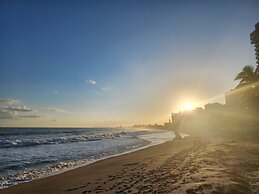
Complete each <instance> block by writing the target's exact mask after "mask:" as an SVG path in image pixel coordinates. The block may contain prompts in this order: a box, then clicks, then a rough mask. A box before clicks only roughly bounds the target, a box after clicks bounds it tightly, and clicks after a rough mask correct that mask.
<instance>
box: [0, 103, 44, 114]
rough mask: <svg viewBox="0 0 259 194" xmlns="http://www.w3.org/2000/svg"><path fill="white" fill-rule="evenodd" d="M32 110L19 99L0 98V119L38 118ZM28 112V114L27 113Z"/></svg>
mask: <svg viewBox="0 0 259 194" xmlns="http://www.w3.org/2000/svg"><path fill="white" fill-rule="evenodd" d="M33 112H35V111H33V110H32V109H31V108H29V107H28V106H25V105H24V104H23V103H22V102H21V101H20V100H15V99H0V119H17V118H38V117H40V116H39V115H35V114H32V113H33ZM29 113H30V114H29Z"/></svg>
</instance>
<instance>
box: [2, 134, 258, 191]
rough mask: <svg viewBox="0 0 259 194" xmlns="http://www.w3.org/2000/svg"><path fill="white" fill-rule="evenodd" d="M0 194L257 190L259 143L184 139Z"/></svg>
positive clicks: (103, 161) (21, 185)
mask: <svg viewBox="0 0 259 194" xmlns="http://www.w3.org/2000/svg"><path fill="white" fill-rule="evenodd" d="M0 193H10V194H15V193H19V194H30V193H31V194H40V193H48V194H51V193H67V194H72V193H214V194H216V193H235V194H236V193H259V143H258V140H249V141H248V140H231V139H215V138H214V139H206V140H205V139H195V138H186V139H184V140H177V141H172V142H166V143H164V144H160V145H156V146H152V147H149V148H146V149H143V150H139V151H136V152H133V153H130V154H125V155H121V156H117V157H113V158H109V159H105V160H102V161H98V162H95V163H93V164H90V165H87V166H84V167H80V168H77V169H74V170H71V171H67V172H65V173H62V174H59V175H55V176H51V177H47V178H43V179H39V180H35V181H32V182H29V183H24V184H20V185H16V186H12V187H10V188H7V189H3V190H0Z"/></svg>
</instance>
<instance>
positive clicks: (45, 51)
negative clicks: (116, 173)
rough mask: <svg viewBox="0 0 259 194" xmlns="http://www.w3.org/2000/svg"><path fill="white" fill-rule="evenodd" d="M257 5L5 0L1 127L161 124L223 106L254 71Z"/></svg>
mask: <svg viewBox="0 0 259 194" xmlns="http://www.w3.org/2000/svg"><path fill="white" fill-rule="evenodd" d="M258 8H259V2H258V1H256V0H248V1H245V0H240V1H239V0H235V1H228V0H227V1H220V0H217V1H216V0H215V1H205V0H203V1H199V0H198V1H164V0H162V1H161V0H159V1H158V0H157V1H151V0H149V1H144V0H143V1H142V0H140V1H133V0H129V1H4V0H3V1H1V2H0V26H1V30H0V67H1V71H0V99H1V100H2V101H0V103H1V104H0V105H1V107H2V108H1V111H0V113H1V114H2V115H3V116H1V119H0V124H1V125H2V126H5V125H6V126H118V125H131V124H133V123H155V122H158V123H159V122H163V121H166V120H167V118H169V116H170V115H169V114H170V112H172V111H178V110H180V109H181V107H182V106H183V104H185V103H192V104H194V105H197V106H202V105H204V103H207V102H212V101H220V102H222V99H223V95H224V92H225V91H227V90H229V89H231V88H233V87H234V86H235V85H236V84H237V83H236V82H234V81H233V79H234V77H235V75H236V74H237V73H238V72H239V71H240V70H241V68H242V67H243V66H244V65H246V64H251V65H254V66H255V56H254V47H253V45H251V44H250V39H249V34H250V33H251V32H252V31H253V30H254V25H255V23H256V22H258V21H259V12H258ZM3 107H4V108H5V109H3ZM8 107H16V108H17V107H20V110H19V109H18V110H16V111H11V112H10V109H7V108H8ZM23 108H25V109H26V108H28V109H30V110H31V111H26V110H25V111H23V110H22V109H23ZM8 111H9V112H8Z"/></svg>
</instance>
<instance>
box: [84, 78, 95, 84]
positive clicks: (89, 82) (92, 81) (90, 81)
mask: <svg viewBox="0 0 259 194" xmlns="http://www.w3.org/2000/svg"><path fill="white" fill-rule="evenodd" d="M85 82H86V83H87V84H90V85H96V84H97V82H96V81H95V80H92V79H89V80H86V81H85Z"/></svg>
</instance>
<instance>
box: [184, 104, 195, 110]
mask: <svg viewBox="0 0 259 194" xmlns="http://www.w3.org/2000/svg"><path fill="white" fill-rule="evenodd" d="M193 109H194V107H193V105H191V104H186V105H184V106H183V110H185V111H191V110H193Z"/></svg>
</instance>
